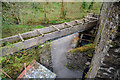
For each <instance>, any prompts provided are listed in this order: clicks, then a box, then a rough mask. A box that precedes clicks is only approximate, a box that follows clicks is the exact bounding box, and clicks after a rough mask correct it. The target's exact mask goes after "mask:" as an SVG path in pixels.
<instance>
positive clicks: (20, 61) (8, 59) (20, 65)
mask: <svg viewBox="0 0 120 80" xmlns="http://www.w3.org/2000/svg"><path fill="white" fill-rule="evenodd" d="M50 43H51V42H47V43H44V44H43V45H41V44H39V45H38V47H35V48H32V49H28V50H24V51H21V52H18V53H16V54H14V55H9V56H3V57H0V64H1V63H2V71H3V72H6V73H7V74H8V75H9V76H11V78H13V79H15V78H17V76H18V75H19V74H20V73H21V71H22V70H23V69H24V63H26V65H29V64H30V63H31V62H32V60H33V59H35V60H36V61H37V62H39V63H41V64H42V65H45V66H46V67H47V68H49V69H51V70H52V67H51V66H52V65H51V54H50ZM1 77H2V78H8V76H6V75H5V74H3V73H2V75H1Z"/></svg>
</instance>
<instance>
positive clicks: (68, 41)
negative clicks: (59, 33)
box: [51, 33, 82, 78]
mask: <svg viewBox="0 0 120 80" xmlns="http://www.w3.org/2000/svg"><path fill="white" fill-rule="evenodd" d="M75 37H78V33H75V34H72V35H69V36H66V37H63V38H60V39H57V40H55V41H53V42H52V43H51V55H52V63H53V72H55V73H56V75H57V78H81V77H82V72H81V71H77V70H70V69H68V68H66V66H65V64H66V62H67V58H66V54H67V51H68V50H70V49H71V48H72V41H73V40H74V38H75ZM79 65H80V64H79Z"/></svg>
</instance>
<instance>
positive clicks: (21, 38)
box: [18, 34, 25, 42]
mask: <svg viewBox="0 0 120 80" xmlns="http://www.w3.org/2000/svg"><path fill="white" fill-rule="evenodd" d="M18 36H19V37H20V39H21V40H22V42H24V41H25V40H24V39H23V37H22V36H21V34H18Z"/></svg>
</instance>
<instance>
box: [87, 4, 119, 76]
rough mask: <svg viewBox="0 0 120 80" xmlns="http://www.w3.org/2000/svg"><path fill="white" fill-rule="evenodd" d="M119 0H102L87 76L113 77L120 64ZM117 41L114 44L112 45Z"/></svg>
mask: <svg viewBox="0 0 120 80" xmlns="http://www.w3.org/2000/svg"><path fill="white" fill-rule="evenodd" d="M119 17H120V2H104V3H103V5H102V8H101V12H100V18H99V19H100V20H99V30H98V34H97V36H96V39H95V43H96V44H97V46H96V50H95V54H94V57H93V59H92V62H91V66H90V69H89V72H88V74H87V78H95V77H96V78H115V76H117V74H116V73H119V69H120V68H119V66H120V38H119V35H117V34H119V27H118V26H120V25H119V23H120V22H119V21H120V20H119ZM115 43H117V44H116V45H113V44H115Z"/></svg>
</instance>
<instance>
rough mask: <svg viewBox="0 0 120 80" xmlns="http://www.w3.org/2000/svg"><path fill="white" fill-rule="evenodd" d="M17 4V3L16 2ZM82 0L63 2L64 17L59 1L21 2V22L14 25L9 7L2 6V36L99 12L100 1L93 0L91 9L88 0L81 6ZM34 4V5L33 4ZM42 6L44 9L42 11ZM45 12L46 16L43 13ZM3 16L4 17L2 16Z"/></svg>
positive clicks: (14, 20)
mask: <svg viewBox="0 0 120 80" xmlns="http://www.w3.org/2000/svg"><path fill="white" fill-rule="evenodd" d="M16 4H19V3H16ZM82 4H83V3H82V2H76V3H71V2H68V3H64V10H65V12H66V16H65V18H64V19H63V18H61V5H62V4H61V3H60V2H51V3H48V4H47V3H34V4H33V3H22V4H20V5H22V6H23V7H21V15H20V14H18V15H20V16H21V17H22V23H19V25H16V23H17V21H16V18H15V15H13V14H12V13H10V10H9V9H5V8H3V15H4V16H6V17H5V21H4V20H3V27H2V38H5V37H8V36H12V35H16V34H18V33H24V32H27V31H31V30H33V29H35V28H43V26H33V25H40V24H47V23H49V24H58V23H64V22H69V21H73V20H76V19H81V18H84V16H86V14H87V13H96V14H99V11H100V7H101V3H98V2H95V3H94V5H93V7H92V8H91V9H88V7H89V5H90V2H86V7H85V8H83V7H82ZM33 5H34V6H33ZM44 6H45V9H46V11H45V12H44ZM13 10H14V11H16V12H18V8H14V9H13ZM44 13H46V18H47V20H46V19H45V15H44ZM11 14H12V15H11ZM3 18H4V17H3Z"/></svg>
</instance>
